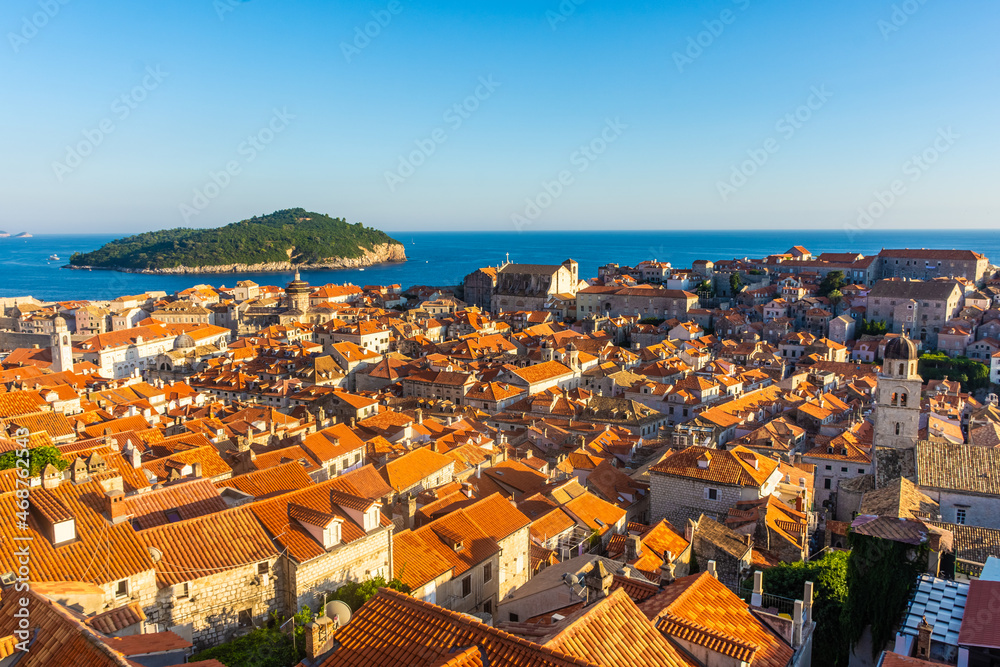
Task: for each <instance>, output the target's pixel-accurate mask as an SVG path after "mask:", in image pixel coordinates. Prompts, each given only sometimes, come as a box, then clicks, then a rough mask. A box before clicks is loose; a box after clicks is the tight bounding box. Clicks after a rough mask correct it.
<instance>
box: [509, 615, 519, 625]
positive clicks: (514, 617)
mask: <svg viewBox="0 0 1000 667" xmlns="http://www.w3.org/2000/svg"><path fill="white" fill-rule="evenodd" d="M507 616H508V617H509V618H508V620H509V621H510V622H511V623H517V622H518V621H520V620H521V617H520V616H518V615H517V614H508V615H507Z"/></svg>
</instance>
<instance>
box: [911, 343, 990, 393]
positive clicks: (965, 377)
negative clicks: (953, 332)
mask: <svg viewBox="0 0 1000 667" xmlns="http://www.w3.org/2000/svg"><path fill="white" fill-rule="evenodd" d="M918 372H919V373H920V375H922V376H923V378H924V380H943V379H944V378H945V376H948V378H949V379H950V380H957V381H958V382H960V383H961V384H962V391H966V392H969V391H975V390H977V389H986V388H987V387H989V386H990V368H989V366H987V365H986V364H983V363H980V362H978V361H975V360H973V359H969V358H968V357H955V358H954V359H952V358H951V357H949V356H948V355H947V354H945V353H944V352H933V353H924V354H922V355H920V363H919V368H918Z"/></svg>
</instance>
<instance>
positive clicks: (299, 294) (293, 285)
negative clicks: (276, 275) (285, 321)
mask: <svg viewBox="0 0 1000 667" xmlns="http://www.w3.org/2000/svg"><path fill="white" fill-rule="evenodd" d="M312 291H313V289H312V287H310V286H309V283H307V282H306V281H304V280H302V278H300V277H299V270H298V269H295V278H294V279H293V280H292V282H290V283H288V285H286V286H285V295H286V296H287V297H288V308H289V309H290V310H297V311H299V312H300V313H302V314H303V315H305V314H306V313H308V312H309V295H310V294H312Z"/></svg>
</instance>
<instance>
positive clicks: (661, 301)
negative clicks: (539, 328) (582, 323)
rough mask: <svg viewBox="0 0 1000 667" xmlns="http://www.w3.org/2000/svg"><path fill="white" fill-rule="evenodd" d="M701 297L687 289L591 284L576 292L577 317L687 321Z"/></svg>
mask: <svg viewBox="0 0 1000 667" xmlns="http://www.w3.org/2000/svg"><path fill="white" fill-rule="evenodd" d="M697 306H698V296H697V295H695V294H693V293H691V292H686V291H684V290H672V289H661V288H651V287H588V288H586V289H582V290H580V291H579V292H577V295H576V316H577V319H583V318H585V317H587V316H589V315H598V316H601V315H603V316H607V317H619V316H626V317H628V316H638V317H639V318H640V319H642V318H647V317H652V318H660V319H670V318H677V319H680V320H682V321H685V320H688V319H690V318H688V317H687V315H688V313H689V312H690V311H691V310H692V309H693V308H696V307H697Z"/></svg>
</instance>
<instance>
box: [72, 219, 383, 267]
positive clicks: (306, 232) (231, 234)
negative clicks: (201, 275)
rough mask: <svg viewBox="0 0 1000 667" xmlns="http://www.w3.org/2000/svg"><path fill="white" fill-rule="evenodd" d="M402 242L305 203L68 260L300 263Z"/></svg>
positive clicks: (152, 235)
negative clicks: (310, 209)
mask: <svg viewBox="0 0 1000 667" xmlns="http://www.w3.org/2000/svg"><path fill="white" fill-rule="evenodd" d="M383 243H392V244H398V243H399V242H398V241H396V240H395V239H393V238H391V237H390V236H389V235H387V234H386V233H385V232H381V231H379V230H377V229H370V228H366V227H365V226H364V225H362V224H361V223H356V224H353V225H352V224H348V223H347V222H346V221H345V220H344V219H342V218H331V217H328V216H326V215H322V214H319V213H309V212H307V211H305V210H304V209H301V208H292V209H286V210H283V211H275V212H274V213H272V214H270V215H265V216H260V217H256V216H255V217H253V218H251V219H249V220H242V221H240V222H234V223H232V224H230V225H226V226H225V227H219V228H218V229H182V228H178V229H164V230H160V231H155V232H145V233H143V234H136V235H135V236H129V237H126V238H123V239H118V240H115V241H111V242H110V243H107V244H105V245H104V246H103V247H101V248H99V249H97V250H94V251H93V252H87V253H74V254H73V256H72V257H70V260H69V261H70V264H73V265H74V266H99V267H104V268H117V269H121V268H124V269H168V268H175V267H178V266H191V267H199V266H215V265H219V264H262V263H265V262H287V261H289V257H288V250H289V249H291V248H294V254H293V255H292V258H291V261H292V262H295V263H301V264H310V263H316V262H321V261H323V260H326V259H331V258H338V257H360V256H361V255H362V250H361V248H366V249H369V250H370V249H372V248H373V247H374V246H376V245H381V244H383Z"/></svg>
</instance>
